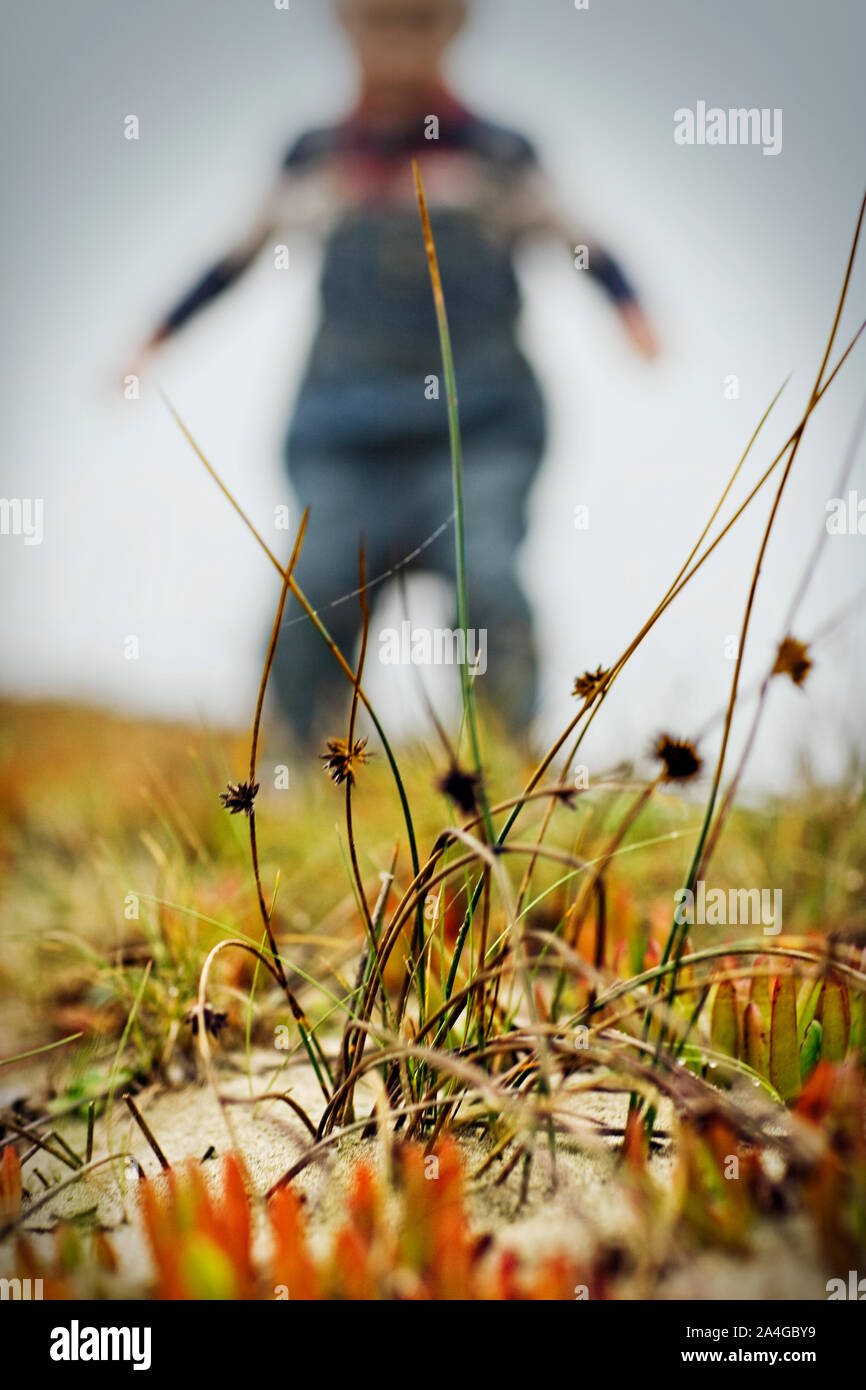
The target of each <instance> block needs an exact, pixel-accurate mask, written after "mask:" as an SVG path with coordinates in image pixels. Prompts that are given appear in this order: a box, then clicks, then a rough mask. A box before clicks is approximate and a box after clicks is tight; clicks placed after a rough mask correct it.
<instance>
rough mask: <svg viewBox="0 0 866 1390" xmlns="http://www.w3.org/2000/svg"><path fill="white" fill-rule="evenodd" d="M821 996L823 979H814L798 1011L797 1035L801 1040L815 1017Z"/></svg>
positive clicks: (806, 988) (806, 990)
mask: <svg viewBox="0 0 866 1390" xmlns="http://www.w3.org/2000/svg"><path fill="white" fill-rule="evenodd" d="M820 997H821V981H820V980H812V981H810V982H808V983H807V985H806V987H805V992H804V994H803V997H802V998H801V1000H800V1007H799V1009H798V1011H797V1037H798V1038H799V1039H800V1042H801V1043H802V1042H803V1039H804V1038H805V1036H806V1033H807V1032H808V1030H809V1024H810V1023H811V1022H812V1019H813V1018H814V1017H815V1010H816V1009H817V1007H818V1000H819V999H820Z"/></svg>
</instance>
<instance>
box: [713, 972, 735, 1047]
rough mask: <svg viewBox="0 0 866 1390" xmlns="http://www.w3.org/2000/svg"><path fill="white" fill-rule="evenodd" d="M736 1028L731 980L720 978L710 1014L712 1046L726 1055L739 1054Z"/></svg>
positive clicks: (733, 991) (733, 992)
mask: <svg viewBox="0 0 866 1390" xmlns="http://www.w3.org/2000/svg"><path fill="white" fill-rule="evenodd" d="M738 1031H739V1030H738V1028H737V996H736V992H735V990H734V984H733V981H732V980H722V981H720V983H719V985H718V986H717V988H716V997H715V999H714V1000H713V1012H712V1014H711V1016H710V1038H711V1040H712V1044H713V1047H715V1048H716V1049H717V1050H718V1051H719V1052H724V1053H725V1054H726V1055H727V1056H728V1057H737V1056H738V1055H739V1046H738V1041H739V1040H738Z"/></svg>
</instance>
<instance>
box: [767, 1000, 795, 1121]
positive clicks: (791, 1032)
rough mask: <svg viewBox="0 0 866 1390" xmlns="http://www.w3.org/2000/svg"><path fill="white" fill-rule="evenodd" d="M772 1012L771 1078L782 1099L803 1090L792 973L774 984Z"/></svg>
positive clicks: (787, 1098) (790, 1098) (789, 1098)
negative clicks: (801, 1087)
mask: <svg viewBox="0 0 866 1390" xmlns="http://www.w3.org/2000/svg"><path fill="white" fill-rule="evenodd" d="M772 1000H773V1002H772V1009H771V1014H770V1080H771V1081H772V1083H773V1085H774V1086H775V1088H776V1090H777V1091H778V1092H779V1095H780V1096H781V1097H782V1099H783V1100H792V1099H793V1098H794V1096H796V1095H799V1092H800V1049H799V1046H798V1044H797V991H796V988H795V986H794V977H793V975H783V976H782V977H781V979H779V980H777V981H776V983H775V985H774V987H773V995H772Z"/></svg>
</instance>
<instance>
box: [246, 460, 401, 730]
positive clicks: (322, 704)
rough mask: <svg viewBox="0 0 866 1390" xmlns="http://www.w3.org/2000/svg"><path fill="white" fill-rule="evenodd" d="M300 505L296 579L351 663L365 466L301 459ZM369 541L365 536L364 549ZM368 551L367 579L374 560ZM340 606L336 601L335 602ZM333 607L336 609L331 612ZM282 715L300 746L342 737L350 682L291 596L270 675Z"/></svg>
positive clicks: (296, 472)
mask: <svg viewBox="0 0 866 1390" xmlns="http://www.w3.org/2000/svg"><path fill="white" fill-rule="evenodd" d="M293 473H294V476H293V479H292V481H293V483H294V486H295V488H296V490H297V492H298V494H299V499H300V501H301V504H302V506H308V507H309V508H310V515H309V520H308V523H307V530H306V534H305V537H304V546H303V549H302V551H301V555H300V558H299V560H298V564H297V566H296V569H295V578H296V579H297V581H298V584H299V585H300V587H301V588H302V589H303V591H304V594H305V596H306V597H307V599H309V601H310V603H311V604H312V605H313V607H314V608H315V609H316V611H317V613H318V615H319V618H320V619H321V621H322V623H323V624H324V626H325V627H326V628H327V630H328V633H329V634H330V636H331V637H332V638H333V639H334V641H335V642H336V644H337V646H338V647H339V649H340V651H341V652H342V654H343V656H344V657H345V659H346V661H347V662H348V663H349V665H350V666H353V665H354V656H355V643H356V639H357V637H358V634H359V631H360V627H361V609H360V604H359V601H358V598H357V596H355V597H351V598H346V597H344V596H345V595H347V594H352V593H353V591H354V590H356V589H357V588H358V587H359V573H360V572H359V541H360V535H361V531H362V530H363V529H367V528H365V526H364V522H365V520H366V519H369V518H368V507H367V506H366V505H365V504H364V496H365V493H366V483H365V480H364V464H363V460H359V459H355V458H352V459H346V458H345V457H340V458H334V457H329V458H321V459H317V460H315V461H313V460H310V459H305V460H304V461H303V466H302V467H298V468H297V469H295V470H293ZM369 545H370V538H369V537H367V538H365V551H366V550H367V548H368V547H369ZM375 558H376V557H375V556H372V557H371V556H370V555H369V553H368V575H369V573H370V571H369V564H370V562H371V560H373V561H374V562H375ZM338 600H339V601H338ZM332 605H333V606H332ZM271 682H272V690H273V693H274V694H275V696H276V698H277V702H278V704H279V707H280V710H281V712H282V714H283V715H284V716H285V717H286V719H287V720H288V721H289V723H290V725H291V727H292V731H293V733H294V734H295V736H296V738H297V739H298V740H299V742H301V743H303V744H311V743H313V742H314V741H316V740H322V739H324V738H325V737H326V736H327V737H345V722H346V720H345V711H346V709H347V708H348V701H349V698H350V694H351V684H350V682H349V680H348V679H347V677H346V675H345V673H344V672H343V671H342V670H341V669H340V666H339V664H338V662H337V661H336V659H335V658H334V656H333V653H332V652H331V651H330V649H329V647H328V645H327V643H326V642H325V640H324V639H323V637H322V635H321V633H319V632H318V630H317V629H316V627H315V625H314V624H313V622H312V621H311V620H310V619H309V618H307V617H305V616H304V611H303V609H302V608H301V606H300V604H299V603H298V602H297V600H296V599H294V598H293V597H291V596H290V597H289V599H288V602H287V604H286V611H285V616H284V618H283V627H282V631H281V633H280V641H279V645H278V647H277V653H276V657H275V659H274V667H273V672H272V677H271Z"/></svg>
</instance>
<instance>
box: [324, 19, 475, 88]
mask: <svg viewBox="0 0 866 1390" xmlns="http://www.w3.org/2000/svg"><path fill="white" fill-rule="evenodd" d="M467 7H468V6H467V0H337V11H338V14H339V16H340V20H341V23H342V25H343V27H344V29H345V30H346V33H347V34H348V36H349V39H350V40H351V43H352V46H353V48H354V49H355V52H356V54H357V56H358V61H359V63H360V65H361V71H362V73H363V76H364V80H365V82H366V83H367V85H368V86H371V87H376V86H382V87H389V88H393V87H415V86H423V85H424V84H425V83H428V82H430V81H431V80H432V79H434V78H435V77H436V76H437V74H438V72H439V65H440V63H441V60H442V58H443V56H444V54H445V50H446V49H447V48H448V45H449V44H450V43H451V40H452V39H453V38H454V37H455V35H456V34H457V33H458V32H459V30H460V29H461V27H462V25H463V21H464V19H465V18H466V11H467Z"/></svg>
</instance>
